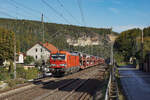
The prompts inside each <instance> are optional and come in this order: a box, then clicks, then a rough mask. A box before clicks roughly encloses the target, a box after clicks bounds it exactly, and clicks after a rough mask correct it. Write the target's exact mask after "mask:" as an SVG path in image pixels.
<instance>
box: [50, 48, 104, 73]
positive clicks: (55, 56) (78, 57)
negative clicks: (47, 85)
mask: <svg viewBox="0 0 150 100" xmlns="http://www.w3.org/2000/svg"><path fill="white" fill-rule="evenodd" d="M49 61H50V67H49V72H51V73H52V74H53V75H64V74H70V73H74V72H77V71H79V70H80V69H85V68H88V67H92V66H96V65H99V64H104V63H105V62H104V59H102V58H100V57H97V56H91V55H88V54H85V53H82V52H68V51H59V52H58V53H52V54H51V55H50V60H49Z"/></svg>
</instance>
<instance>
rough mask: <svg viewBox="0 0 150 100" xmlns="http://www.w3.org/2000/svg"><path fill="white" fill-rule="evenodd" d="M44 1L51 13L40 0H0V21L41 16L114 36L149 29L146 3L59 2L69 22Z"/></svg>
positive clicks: (122, 0)
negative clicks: (122, 32)
mask: <svg viewBox="0 0 150 100" xmlns="http://www.w3.org/2000/svg"><path fill="white" fill-rule="evenodd" d="M44 1H45V2H47V3H48V5H50V6H51V7H53V8H54V9H55V11H54V10H52V9H51V8H49V7H48V6H47V5H46V4H45V3H44V2H42V0H0V2H1V3H0V17H1V18H18V19H29V20H41V13H43V14H44V21H45V22H53V23H61V24H73V25H79V26H88V27H97V28H110V27H112V28H113V30H114V31H117V32H121V31H124V30H127V29H131V28H135V27H139V28H143V27H147V26H150V18H149V16H150V11H149V10H150V6H149V4H150V0H59V1H60V2H61V3H62V4H63V7H64V8H65V9H67V11H69V12H70V13H71V15H72V16H73V18H72V17H71V16H70V15H69V14H68V13H67V12H66V10H64V8H63V7H62V6H60V4H59V3H58V0H44ZM77 1H80V2H81V3H80V4H81V9H82V11H83V15H84V17H81V12H80V9H79V5H78V2H77ZM16 2H17V4H16ZM22 4H23V5H22ZM82 18H84V20H85V23H84V22H83V20H82ZM64 19H65V20H66V21H65V20H64Z"/></svg>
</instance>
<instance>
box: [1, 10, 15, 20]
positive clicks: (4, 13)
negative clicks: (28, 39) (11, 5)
mask: <svg viewBox="0 0 150 100" xmlns="http://www.w3.org/2000/svg"><path fill="white" fill-rule="evenodd" d="M0 13H2V14H3V15H5V16H7V17H10V18H14V19H15V18H16V17H14V16H12V15H10V14H8V13H6V12H3V11H0Z"/></svg>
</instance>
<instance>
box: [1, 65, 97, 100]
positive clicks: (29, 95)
mask: <svg viewBox="0 0 150 100" xmlns="http://www.w3.org/2000/svg"><path fill="white" fill-rule="evenodd" d="M97 68H99V67H98V66H97V67H92V68H88V69H86V70H82V71H80V72H78V73H74V74H71V75H68V76H65V77H61V78H53V79H49V81H45V82H42V83H41V84H37V85H36V86H34V87H31V88H28V89H25V90H22V91H20V92H17V93H13V94H10V95H6V96H3V97H2V98H1V96H0V100H72V99H71V97H72V95H75V94H76V92H77V91H78V90H80V89H81V88H82V87H83V86H86V85H85V84H86V83H87V82H88V81H89V80H91V79H90V78H91V77H92V76H95V75H96V74H97V72H98V70H97V71H96V69H97ZM85 73H86V74H85ZM78 94H80V95H78V97H77V96H76V98H78V99H79V98H80V99H81V100H86V98H89V97H90V95H89V93H83V92H81V93H78ZM59 97H63V98H59ZM74 100H77V99H74Z"/></svg>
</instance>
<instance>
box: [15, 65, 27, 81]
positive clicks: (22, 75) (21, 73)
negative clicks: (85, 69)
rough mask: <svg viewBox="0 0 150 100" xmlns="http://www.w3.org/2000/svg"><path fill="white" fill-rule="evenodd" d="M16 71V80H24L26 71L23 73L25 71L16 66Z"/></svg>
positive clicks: (21, 67)
mask: <svg viewBox="0 0 150 100" xmlns="http://www.w3.org/2000/svg"><path fill="white" fill-rule="evenodd" d="M16 71H17V78H24V79H25V77H26V71H25V69H24V68H23V66H22V65H20V66H17V69H16Z"/></svg>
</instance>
